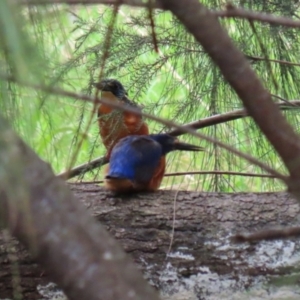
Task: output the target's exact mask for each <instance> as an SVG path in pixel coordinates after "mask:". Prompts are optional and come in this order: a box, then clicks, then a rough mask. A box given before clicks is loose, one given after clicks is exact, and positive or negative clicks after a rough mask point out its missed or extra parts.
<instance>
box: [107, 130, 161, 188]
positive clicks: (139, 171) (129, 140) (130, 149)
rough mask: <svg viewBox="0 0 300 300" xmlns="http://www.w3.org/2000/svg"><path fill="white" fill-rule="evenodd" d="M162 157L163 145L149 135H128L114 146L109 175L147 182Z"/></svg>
mask: <svg viewBox="0 0 300 300" xmlns="http://www.w3.org/2000/svg"><path fill="white" fill-rule="evenodd" d="M160 157H161V146H160V144H158V143H157V142H156V141H154V140H152V139H151V138H149V137H147V136H128V137H126V138H124V139H122V140H121V141H120V142H119V143H118V144H117V145H116V146H115V147H114V148H113V151H112V153H111V157H110V169H109V173H108V174H107V175H108V176H111V177H116V176H117V177H119V178H128V179H130V180H132V181H134V182H137V183H138V184H139V183H145V182H148V181H149V180H151V178H152V176H153V174H154V171H155V169H156V167H157V165H158V163H159V160H160Z"/></svg>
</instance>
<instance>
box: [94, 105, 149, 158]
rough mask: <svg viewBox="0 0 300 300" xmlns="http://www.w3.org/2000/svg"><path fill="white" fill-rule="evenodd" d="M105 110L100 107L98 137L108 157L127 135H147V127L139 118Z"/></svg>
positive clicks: (129, 114) (126, 113) (134, 115)
mask: <svg viewBox="0 0 300 300" xmlns="http://www.w3.org/2000/svg"><path fill="white" fill-rule="evenodd" d="M104 110H105V111H107V109H106V108H103V107H100V108H99V111H101V113H100V117H99V119H98V123H99V127H100V136H101V139H102V141H103V144H104V145H105V147H106V149H107V150H108V157H109V155H110V152H111V150H112V148H113V147H114V145H115V144H116V143H117V142H118V141H119V140H120V139H122V138H124V137H126V136H128V135H134V134H136V135H148V134H149V130H148V126H147V125H146V124H145V123H144V121H143V119H142V117H141V116H138V115H136V114H132V113H128V112H122V111H117V110H111V111H110V112H109V113H104V114H103V111H104Z"/></svg>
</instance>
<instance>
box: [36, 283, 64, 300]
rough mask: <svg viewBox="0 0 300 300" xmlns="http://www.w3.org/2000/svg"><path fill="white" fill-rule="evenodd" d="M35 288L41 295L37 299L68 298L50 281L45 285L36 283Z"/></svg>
mask: <svg viewBox="0 0 300 300" xmlns="http://www.w3.org/2000/svg"><path fill="white" fill-rule="evenodd" d="M37 290H38V292H39V293H40V295H41V296H42V297H43V298H41V299H39V300H68V298H67V297H66V296H65V294H64V293H63V292H62V291H61V290H60V289H59V288H58V287H57V285H56V284H55V283H52V282H50V283H48V284H46V285H38V286H37Z"/></svg>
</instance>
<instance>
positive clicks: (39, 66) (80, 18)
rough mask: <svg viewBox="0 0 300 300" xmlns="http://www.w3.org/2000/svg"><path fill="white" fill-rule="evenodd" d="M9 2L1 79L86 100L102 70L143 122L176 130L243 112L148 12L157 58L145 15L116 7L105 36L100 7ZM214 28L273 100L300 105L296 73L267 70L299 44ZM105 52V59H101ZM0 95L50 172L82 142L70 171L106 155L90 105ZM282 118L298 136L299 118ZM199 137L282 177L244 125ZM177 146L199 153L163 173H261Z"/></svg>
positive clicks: (218, 184)
mask: <svg viewBox="0 0 300 300" xmlns="http://www.w3.org/2000/svg"><path fill="white" fill-rule="evenodd" d="M9 2H10V1H1V4H0V20H1V21H0V24H1V29H0V37H1V40H2V41H4V43H2V44H1V49H2V54H1V57H0V67H1V68H0V71H1V74H2V75H3V74H4V75H5V74H7V75H13V76H14V77H17V78H20V79H22V80H27V81H29V80H30V82H32V83H38V84H41V83H43V84H49V85H53V86H59V87H61V88H63V89H66V90H72V91H75V92H78V93H85V94H88V95H93V94H94V92H95V91H94V90H93V88H92V85H91V83H92V82H93V81H96V80H98V78H99V74H100V72H101V70H100V68H101V66H104V69H103V76H104V77H111V78H117V79H119V80H120V81H121V82H122V83H123V84H124V86H125V87H126V89H127V90H128V92H129V97H130V98H131V99H133V100H135V101H136V102H138V103H140V104H142V105H144V110H145V111H146V112H149V113H151V114H154V115H157V116H160V117H162V118H166V119H170V120H173V121H176V122H177V123H178V124H184V123H187V122H191V121H195V120H198V119H202V118H206V117H209V116H212V115H215V114H221V113H225V112H228V111H231V110H233V109H236V108H241V107H242V105H241V102H240V100H239V99H238V98H237V96H236V95H235V93H234V92H233V91H232V89H231V88H230V87H229V85H228V84H227V83H226V82H225V81H224V79H223V77H222V76H221V74H220V72H219V70H218V69H217V68H216V67H215V66H214V65H213V63H212V62H211V61H210V59H209V58H208V56H207V55H206V54H205V52H204V51H203V49H202V48H201V46H200V45H199V44H198V43H197V42H196V41H195V40H194V39H193V37H191V36H190V35H189V34H187V32H186V31H185V29H184V28H183V26H182V25H181V24H180V23H179V22H178V21H177V20H176V19H175V18H173V17H172V15H171V14H170V13H167V12H162V11H156V12H154V19H155V34H156V37H157V40H158V47H159V53H156V52H155V51H154V46H153V37H152V33H151V26H150V20H149V13H148V12H147V11H146V10H143V9H130V8H128V7H123V6H122V7H120V8H119V11H118V16H117V20H116V22H115V23H113V27H112V22H111V20H112V17H113V11H112V9H111V8H109V7H105V6H86V7H84V6H70V7H68V6H63V5H51V6H45V7H44V6H39V7H26V6H23V7H13V6H12V5H10V6H9V5H8V3H9ZM207 2H208V3H207V4H208V6H209V7H211V8H219V7H220V5H221V4H220V3H219V1H212V0H210V1H209V0H207ZM244 5H247V6H248V8H250V9H253V10H263V11H265V12H269V13H276V14H280V15H285V16H294V15H296V14H297V10H296V8H295V7H294V6H293V4H292V3H289V5H288V4H284V5H283V2H282V1H273V2H272V3H269V2H265V1H246V3H244ZM221 23H222V25H223V26H224V27H225V28H226V29H227V31H228V32H229V34H230V36H231V38H232V39H233V40H234V41H235V43H236V45H237V46H238V47H239V48H240V49H241V51H243V52H244V53H245V55H247V56H249V57H250V62H251V64H252V66H253V68H254V70H255V71H256V72H257V74H258V75H259V77H260V78H261V80H262V81H263V82H264V84H265V86H266V87H267V88H268V89H269V90H270V91H271V93H272V94H275V95H278V96H280V97H283V98H285V99H291V100H292V99H297V98H298V95H299V86H298V82H299V79H300V78H299V71H298V68H299V67H298V66H292V65H286V64H283V63H276V62H268V61H267V59H277V60H286V61H290V62H298V60H297V57H298V53H299V50H300V49H299V47H300V43H299V34H297V31H296V30H295V29H289V28H285V27H282V26H273V25H268V24H265V23H264V24H263V23H254V26H255V32H254V31H253V30H252V28H251V26H250V24H249V22H248V21H247V20H241V19H237V20H235V19H222V20H221ZM108 33H109V34H108ZM110 33H111V39H110ZM108 44H109V55H108V57H105V52H106V50H107V45H108ZM265 56H267V57H265ZM251 57H261V58H265V59H263V60H256V59H251ZM2 77H3V76H2ZM0 89H1V96H0V109H1V113H4V114H5V116H6V117H7V118H8V119H9V120H11V122H12V124H13V125H14V127H15V129H16V130H17V131H18V132H19V134H20V135H21V136H22V137H23V138H24V139H25V140H26V142H27V143H29V144H30V145H31V146H32V147H33V148H34V150H35V151H36V152H37V153H38V154H39V155H40V156H41V157H42V158H43V159H45V160H47V161H49V162H50V163H51V164H52V166H53V168H54V170H55V171H56V172H60V171H63V170H64V169H66V168H67V167H68V164H69V162H70V158H71V157H72V155H73V154H74V153H75V152H76V149H77V147H78V145H79V144H80V141H83V143H82V145H81V148H80V152H79V154H78V155H77V158H76V164H79V163H84V162H87V161H88V160H91V159H93V158H95V157H98V156H100V155H103V154H104V153H105V150H104V148H103V147H102V145H101V142H100V139H99V136H98V127H97V122H96V117H95V116H91V112H92V105H91V104H87V103H85V102H82V101H76V100H72V99H67V98H63V97H58V96H56V95H50V94H47V93H45V92H40V91H37V90H35V89H32V88H28V87H22V85H19V84H14V83H10V82H8V81H7V80H5V79H3V80H2V81H0ZM274 101H278V99H275V98H274ZM285 114H286V116H287V118H288V120H289V121H290V122H291V124H293V125H294V127H295V129H296V130H298V126H297V124H298V122H299V116H298V110H289V111H287V112H286V113H285ZM91 117H92V118H93V120H92V123H91V126H89V127H88V126H87V125H88V123H89V120H90V118H91ZM267 117H268V116H267V115H266V118H267ZM147 122H148V121H147ZM149 124H150V128H151V131H152V132H161V131H167V130H169V128H166V127H165V126H162V125H161V124H158V123H155V122H152V121H150V120H149ZM87 127H88V128H87ZM201 132H203V133H205V134H207V135H209V136H213V137H215V138H217V139H219V140H221V141H223V142H226V143H228V144H230V145H232V146H233V147H236V148H237V149H239V150H241V151H244V152H247V153H249V154H251V155H253V156H255V157H257V158H259V159H262V160H263V161H264V162H265V163H267V164H269V165H270V166H272V167H274V168H276V169H277V170H281V171H282V172H285V168H284V166H283V165H282V163H281V161H280V159H279V158H278V156H277V154H276V153H275V152H274V151H273V149H272V147H271V146H270V145H269V144H268V142H267V141H266V139H265V138H264V137H263V136H262V134H261V133H260V132H259V130H258V129H257V127H256V125H255V124H254V122H253V121H252V120H251V119H250V118H244V119H241V120H236V121H231V122H228V123H225V124H221V125H216V126H213V127H208V128H205V129H202V130H201ZM181 139H183V140H186V141H188V142H191V143H195V144H200V145H201V146H204V147H205V148H206V152H205V153H201V154H189V153H175V154H170V156H169V159H168V172H174V171H200V170H223V171H237V172H251V173H262V172H261V170H260V169H259V168H257V167H255V166H252V165H249V163H248V162H245V161H243V160H241V159H240V158H239V157H236V156H234V155H233V154H231V153H229V152H227V151H224V150H223V149H221V148H220V147H217V146H214V145H210V144H208V143H206V142H204V141H199V140H197V139H195V138H192V137H190V136H188V135H185V136H182V137H181ZM98 173H99V170H95V171H94V172H91V173H89V174H86V175H85V179H94V178H97V179H102V176H101V172H100V174H98ZM163 187H168V188H170V187H173V188H174V189H191V190H195V189H198V190H204V191H212V190H215V191H226V192H229V191H234V192H238V191H273V190H281V189H283V186H282V185H281V184H280V183H279V182H278V181H275V180H271V179H266V178H262V179H260V178H251V177H239V176H228V175H185V176H181V177H167V178H166V179H165V180H164V183H163Z"/></svg>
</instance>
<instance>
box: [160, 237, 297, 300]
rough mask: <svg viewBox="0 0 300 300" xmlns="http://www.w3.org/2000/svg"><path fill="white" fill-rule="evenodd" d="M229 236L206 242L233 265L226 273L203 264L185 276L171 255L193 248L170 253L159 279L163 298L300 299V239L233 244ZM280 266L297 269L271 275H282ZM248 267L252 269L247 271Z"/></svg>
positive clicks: (215, 252) (229, 299) (227, 262)
mask: <svg viewBox="0 0 300 300" xmlns="http://www.w3.org/2000/svg"><path fill="white" fill-rule="evenodd" d="M230 237H231V234H228V236H226V237H224V236H222V237H220V238H219V239H218V237H216V239H215V240H213V241H210V242H208V243H205V246H207V247H208V249H211V252H212V253H213V255H214V256H216V257H217V259H219V260H220V261H223V262H224V264H223V265H227V266H230V268H231V270H232V271H231V272H230V273H229V272H228V274H225V275H219V274H218V273H216V272H213V271H211V270H210V268H209V267H208V266H205V265H203V266H200V267H199V266H198V267H197V270H196V274H195V270H193V272H192V273H193V274H195V275H191V276H182V275H181V274H182V273H183V270H182V266H181V267H180V268H179V267H174V266H173V264H172V258H175V259H176V258H179V257H184V256H185V255H189V254H188V253H190V252H191V251H189V250H191V249H184V250H183V248H182V250H181V251H180V255H173V256H172V255H169V257H168V259H169V261H168V263H167V264H166V266H165V268H164V270H163V271H162V272H161V274H160V278H159V280H160V288H161V295H162V297H163V299H165V300H167V299H172V300H175V299H180V300H196V299H205V300H219V299H223V300H270V299H272V300H296V299H297V300H298V299H300V287H299V285H298V283H297V282H299V279H300V271H299V272H297V267H298V266H300V242H298V241H290V240H283V241H267V242H261V243H258V244H256V245H251V246H250V245H249V244H240V245H238V244H233V243H231V241H230ZM185 250H186V251H185ZM248 250H249V251H248ZM185 252H186V253H187V254H185ZM174 253H176V252H174ZM174 262H175V260H174ZM175 265H176V264H175ZM295 267H296V268H295ZM280 268H281V269H283V268H293V270H296V271H295V272H294V273H292V272H293V271H291V273H292V274H286V273H284V274H285V275H276V276H275V275H271V274H280ZM299 269H300V268H299ZM249 270H251V271H250V272H248V271H249ZM273 271H274V272H273ZM251 272H254V275H253V273H252V275H249V274H251ZM255 273H257V274H261V275H257V274H255ZM264 273H265V274H269V275H264ZM290 275H292V276H290ZM289 277H292V278H289Z"/></svg>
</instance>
